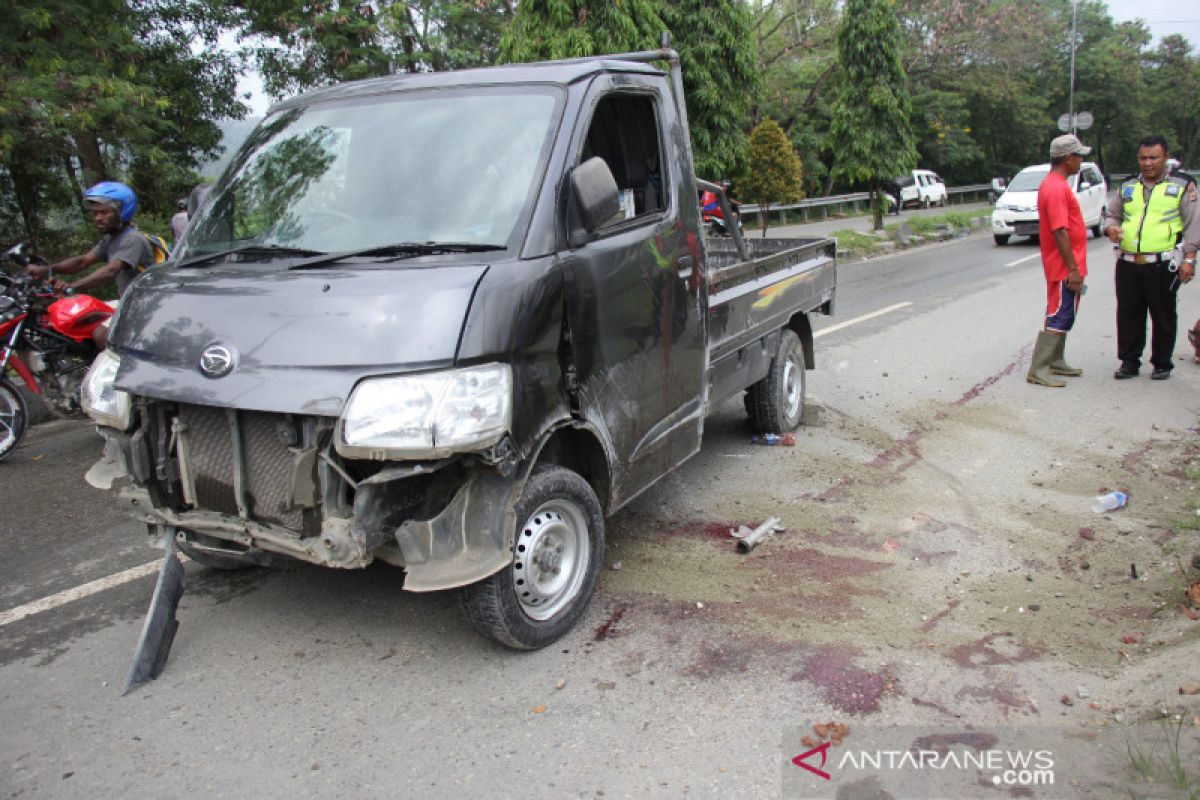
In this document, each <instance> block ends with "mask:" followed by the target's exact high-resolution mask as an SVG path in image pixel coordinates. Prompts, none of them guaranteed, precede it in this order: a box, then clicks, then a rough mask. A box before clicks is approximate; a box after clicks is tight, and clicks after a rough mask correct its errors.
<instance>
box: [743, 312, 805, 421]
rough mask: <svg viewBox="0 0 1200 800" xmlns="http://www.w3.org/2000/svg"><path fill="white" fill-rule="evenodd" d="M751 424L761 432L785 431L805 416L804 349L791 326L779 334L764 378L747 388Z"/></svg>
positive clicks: (748, 412)
mask: <svg viewBox="0 0 1200 800" xmlns="http://www.w3.org/2000/svg"><path fill="white" fill-rule="evenodd" d="M746 413H747V414H748V415H749V416H750V425H751V426H753V428H754V429H755V430H756V431H759V432H761V433H784V432H786V431H790V430H792V429H794V428H795V427H796V426H797V425H799V424H800V419H801V418H802V417H803V416H804V348H803V347H802V346H801V344H800V337H799V336H797V335H796V332H795V331H793V330H792V329H791V328H784V329H783V330H782V331H780V333H779V345H778V346H777V347H776V349H775V357H774V358H772V359H771V369H770V371H769V372H767V375H766V377H765V378H763V379H762V380H760V381H759V382H758V383H756V384H754V385H753V386H751V387H750V388H749V389H748V390H747V391H746Z"/></svg>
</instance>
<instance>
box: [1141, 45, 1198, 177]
mask: <svg viewBox="0 0 1200 800" xmlns="http://www.w3.org/2000/svg"><path fill="white" fill-rule="evenodd" d="M1147 78H1148V83H1149V84H1150V85H1151V86H1166V87H1170V90H1169V91H1165V92H1155V93H1154V96H1155V99H1156V101H1157V102H1156V108H1155V109H1154V114H1153V118H1154V119H1155V120H1159V121H1160V123H1159V124H1161V125H1162V126H1163V128H1164V131H1163V135H1164V136H1166V137H1167V139H1168V140H1169V141H1170V143H1171V152H1172V153H1174V154H1175V155H1177V156H1180V157H1182V158H1186V159H1188V161H1187V162H1186V163H1187V164H1188V165H1189V166H1193V167H1194V166H1197V165H1200V53H1198V54H1196V55H1192V48H1191V45H1189V44H1188V42H1187V40H1186V39H1184V38H1183V37H1182V36H1180V35H1178V34H1172V35H1171V36H1166V37H1164V38H1163V40H1162V42H1160V43H1159V45H1158V49H1157V50H1156V51H1155V52H1154V54H1153V56H1152V58H1151V62H1150V69H1149V74H1148V76H1147Z"/></svg>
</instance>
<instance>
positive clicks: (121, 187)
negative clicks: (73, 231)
mask: <svg viewBox="0 0 1200 800" xmlns="http://www.w3.org/2000/svg"><path fill="white" fill-rule="evenodd" d="M83 199H84V202H85V203H87V205H88V207H89V208H90V209H91V212H92V220H93V221H94V222H95V224H96V229H97V230H99V231H100V233H101V238H100V241H99V242H98V243H97V244H96V246H95V247H93V248H92V249H91V250H89V251H88V252H86V253H84V254H82V255H78V256H74V257H72V258H68V259H65V260H63V261H59V262H58V263H57V264H50V265H48V266H35V265H30V266H29V267H28V272H29V273H30V274H31V275H33V276H34V277H38V278H45V279H50V280H53V281H54V286H55V289H57V290H60V291H61V290H66V289H71V290H72V291H76V292H78V291H83V290H85V289H91V288H93V287H96V286H103V285H104V284H106V283H108V282H109V281H116V284H117V296H118V297H120V296H121V295H123V294H125V290H126V289H127V288H129V284H130V283H132V282H133V279H134V278H136V277H137V275H138V268H139V267H145V266H148V265H150V264H153V263H154V249H153V248H152V247H151V246H150V242H148V241H147V240H146V237H145V236H143V235H142V233H141V231H139V230H138V229H137V226H136V225H134V224H133V214H134V212H135V211H137V195H135V194H134V193H133V190H132V189H130V188H129V187H128V186H126V185H125V184H123V183H117V182H116V181H104V182H102V183H98V184H96V185H95V186H93V187H92V188H90V189H88V190H87V193H86V194H84V196H83ZM100 263H103V265H104V266H102V267H100V268H99V269H97V270H95V271H94V272H92V273H90V274H88V275H85V276H83V277H82V278H80V279H79V280H77V281H73V282H71V283H66V282H65V281H62V280H59V279H57V278H55V274H59V275H74V274H75V273H77V272H82V271H83V270H85V269H87V268H88V267H90V266H92V265H94V264H100ZM93 339H94V341H95V342H96V346H97V347H99V348H100V349H101V350H103V349H104V347H105V346H106V345H107V344H108V326H107V325H102V326H100V327H98V328H97V329H96V332H95V333H94V334H93Z"/></svg>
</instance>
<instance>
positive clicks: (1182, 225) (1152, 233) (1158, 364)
mask: <svg viewBox="0 0 1200 800" xmlns="http://www.w3.org/2000/svg"><path fill="white" fill-rule="evenodd" d="M1138 168H1139V169H1140V171H1141V175H1140V176H1138V177H1135V178H1130V179H1129V180H1127V181H1125V182H1124V183H1123V184H1121V189H1120V191H1119V192H1118V193H1117V202H1116V205H1115V206H1114V207H1112V208H1110V209H1109V211H1108V215H1107V223H1108V224H1107V227H1106V228H1105V233H1106V234H1107V235H1108V238H1109V239H1110V240H1112V242H1113V243H1114V244H1117V245H1119V246H1120V255H1119V256H1118V258H1117V357H1118V358H1120V359H1121V366H1120V368H1119V369H1117V371H1116V372H1114V373H1113V377H1114V378H1116V379H1117V380H1125V379H1127V378H1132V377H1134V376H1136V375H1137V374H1138V370H1139V369H1140V368H1141V363H1142V362H1141V359H1142V351H1143V350H1145V348H1146V313H1147V312H1149V314H1150V321H1151V323H1152V325H1153V331H1154V332H1153V334H1152V336H1151V341H1150V364H1151V365H1152V366H1153V367H1154V371H1153V372H1152V373H1151V374H1150V377H1151V378H1152V379H1153V380H1165V379H1167V378H1169V377H1171V367H1172V366H1173V365H1172V363H1171V353H1172V351H1173V350H1174V349H1175V336H1176V333H1177V329H1178V313H1177V310H1176V306H1175V296H1176V293H1177V292H1178V291H1179V285H1180V284H1181V283H1188V282H1189V281H1191V280H1192V278H1193V277H1194V276H1195V274H1196V250H1197V249H1200V203H1198V201H1197V197H1196V185H1195V183H1189V182H1188V181H1185V180H1183V179H1182V178H1180V177H1175V176H1172V175H1169V174H1168V173H1167V140H1166V139H1164V138H1163V137H1161V136H1147V137H1146V138H1145V139H1142V141H1141V142H1139V143H1138ZM1180 242H1182V243H1183V247H1182V250H1183V257H1182V259H1181V260H1179V261H1176V260H1174V259H1172V255H1173V252H1174V250H1175V246H1176V244H1178V243H1180Z"/></svg>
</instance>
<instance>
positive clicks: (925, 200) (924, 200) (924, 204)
mask: <svg viewBox="0 0 1200 800" xmlns="http://www.w3.org/2000/svg"><path fill="white" fill-rule="evenodd" d="M930 205H931V204H930V202H929V195H925V196H924V197H922V198H921V208H929V206H930Z"/></svg>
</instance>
